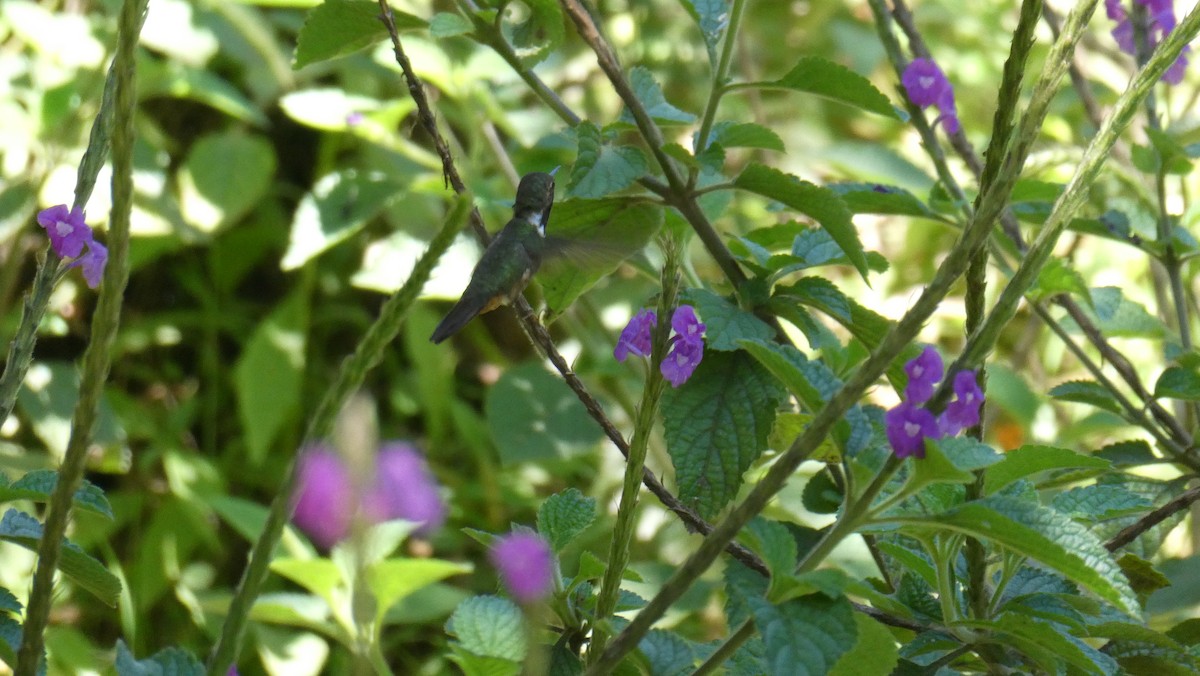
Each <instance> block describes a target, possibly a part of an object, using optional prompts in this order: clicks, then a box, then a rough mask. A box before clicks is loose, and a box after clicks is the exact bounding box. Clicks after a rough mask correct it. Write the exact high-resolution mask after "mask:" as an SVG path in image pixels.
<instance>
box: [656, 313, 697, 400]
mask: <svg viewBox="0 0 1200 676" xmlns="http://www.w3.org/2000/svg"><path fill="white" fill-rule="evenodd" d="M700 326H701V327H703V326H704V325H703V324H701V325H700ZM701 330H703V329H701ZM671 343H672V344H671V351H670V352H669V353H667V358H666V359H664V360H663V363H662V364H661V365H659V370H660V371H662V374H663V377H664V378H666V379H667V382H669V383H671V386H672V387H679V386H680V385H682V384H683V383H684V382H685V381H686V380H687V379H688V378H691V377H692V373H693V372H694V371H695V370H696V367H697V366H699V365H700V360H701V359H703V358H704V341H703V340H701V339H700V338H693V339H682V338H681V336H675V337H674V338H672V339H671Z"/></svg>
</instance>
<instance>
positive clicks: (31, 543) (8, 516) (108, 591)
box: [0, 509, 121, 608]
mask: <svg viewBox="0 0 1200 676" xmlns="http://www.w3.org/2000/svg"><path fill="white" fill-rule="evenodd" d="M41 539H42V524H41V523H40V522H39V521H38V520H37V519H35V518H34V517H32V516H30V515H28V514H26V513H24V512H19V511H17V510H15V509H10V510H8V511H7V512H5V513H4V517H3V518H0V541H3V542H11V543H12V544H15V545H19V546H21V547H24V548H25V549H28V550H29V551H31V552H36V551H37V550H38V542H39V541H40V540H41ZM58 569H59V570H61V571H62V572H63V574H64V575H66V576H67V577H69V578H71V580H72V581H73V582H74V583H75V584H77V585H79V586H80V587H82V588H83V589H85V590H87V591H88V592H89V593H91V594H92V595H94V596H95V597H96V598H98V599H100V600H101V601H102V602H104V603H105V604H106V605H108V606H112V607H114V608H115V607H116V605H117V599H118V598H119V597H120V596H121V580H120V579H118V578H117V576H116V575H113V574H112V573H110V572H108V569H107V568H105V567H104V564H103V563H100V562H99V561H97V560H96V559H94V558H92V557H91V556H89V555H88V554H86V553H85V552H84V551H83V550H82V549H80V548H79V545H77V544H75V543H73V542H71V541H69V540H67V539H66V538H63V545H62V549H61V551H60V554H59V558H58Z"/></svg>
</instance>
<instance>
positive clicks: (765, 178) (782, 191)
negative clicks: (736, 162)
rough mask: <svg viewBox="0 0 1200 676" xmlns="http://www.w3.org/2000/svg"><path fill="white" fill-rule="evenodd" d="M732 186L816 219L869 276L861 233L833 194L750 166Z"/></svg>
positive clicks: (765, 169)
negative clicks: (859, 233)
mask: <svg viewBox="0 0 1200 676" xmlns="http://www.w3.org/2000/svg"><path fill="white" fill-rule="evenodd" d="M733 184H734V186H736V187H738V188H741V189H743V190H748V191H750V192H753V193H757V194H759V195H762V196H763V197H768V198H770V199H773V200H775V201H777V202H780V203H782V204H784V205H785V206H787V207H789V208H792V209H795V210H796V211H799V212H800V213H802V214H805V215H807V216H809V217H810V218H812V219H814V220H816V221H817V222H818V223H820V224H821V227H822V228H825V230H827V231H828V232H829V234H830V236H832V237H833V240H834V241H835V242H837V243H838V246H840V247H841V248H842V252H843V253H844V254H845V255H846V258H847V259H848V260H849V261H850V262H851V264H853V265H854V267H855V269H857V270H858V272H859V274H861V275H862V276H863V277H864V278H865V277H866V276H867V258H866V255H865V254H864V253H863V246H862V242H860V241H859V239H858V231H857V230H855V228H854V221H853V219H852V217H851V216H852V215H851V213H850V209H848V208H847V207H846V204H845V203H844V202H842V200H841V198H840V197H838V196H837V195H836V194H834V192H833V191H831V190H829V189H828V188H822V187H820V186H817V185H813V184H812V183H808V182H807V181H801V180H800V179H798V178H796V177H795V176H792V175H790V174H785V173H783V172H782V171H779V170H778V169H772V168H771V167H767V166H764V165H761V164H751V165H749V166H747V167H746V168H745V169H744V170H742V173H741V174H739V175H738V177H737V178H736V179H734V182H733Z"/></svg>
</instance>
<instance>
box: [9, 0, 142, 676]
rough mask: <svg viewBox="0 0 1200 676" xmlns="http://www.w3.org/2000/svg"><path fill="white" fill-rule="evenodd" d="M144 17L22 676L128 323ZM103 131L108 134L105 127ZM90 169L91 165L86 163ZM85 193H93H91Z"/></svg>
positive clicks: (116, 66) (118, 61)
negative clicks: (121, 330) (102, 260)
mask: <svg viewBox="0 0 1200 676" xmlns="http://www.w3.org/2000/svg"><path fill="white" fill-rule="evenodd" d="M145 15H146V4H145V0H125V2H124V4H123V5H122V7H121V17H120V24H119V29H118V31H117V51H116V55H115V56H114V57H113V67H112V70H111V73H112V74H114V75H115V85H114V90H115V102H114V103H113V104H112V106H111V115H112V119H113V130H112V149H113V152H112V158H113V160H112V163H113V171H112V212H111V217H110V219H109V229H108V264H107V266H106V267H105V270H104V278H103V280H102V282H101V286H100V297H99V299H98V301H97V303H96V311H95V313H94V314H93V316H92V333H91V338H90V340H89V341H88V346H87V350H86V351H85V352H84V355H83V373H82V375H81V377H80V382H79V399H78V400H77V401H76V403H75V411H74V413H73V415H72V418H71V437H70V440H69V441H68V442H67V452H66V454H65V456H64V457H63V463H62V466H61V467H60V468H59V470H58V478H57V482H56V483H55V485H54V491H53V493H52V494H51V496H50V504H49V506H48V507H47V511H46V522H45V524H44V525H43V527H42V539H41V540H40V541H39V542H38V562H37V569H36V571H35V572H34V575H33V589H32V591H30V594H29V605H28V607H27V608H26V611H25V624H24V627H23V628H22V632H21V646H20V648H19V649H18V652H17V666H16V669H15V671H14V673H16V674H17V675H18V676H33V674H35V673H37V670H38V665H39V663H40V662H41V657H42V650H43V645H44V636H43V632H44V631H45V629H46V623H47V622H48V621H49V619H50V606H51V605H52V603H53V599H52V594H53V591H54V572H55V571H56V570H57V569H58V559H59V555H60V554H61V553H62V545H63V535H64V534H65V533H66V531H67V522H68V521H69V519H70V516H71V502H72V499H73V497H74V495H75V491H76V490H77V489H78V488H79V485H80V483H81V482H82V481H83V470H84V465H85V463H86V461H87V448H88V444H89V443H90V442H91V437H92V432H93V429H94V427H95V422H96V417H97V413H98V410H99V405H100V396H101V394H102V393H103V389H104V382H105V381H106V380H107V379H108V370H109V367H110V366H111V363H112V347H113V343H114V342H115V340H116V336H117V328H118V327H119V326H120V323H121V303H122V300H123V299H124V296H125V284H126V282H127V281H128V280H129V215H130V213H131V212H132V210H133V142H134V131H133V113H134V108H135V106H136V105H137V90H136V81H135V80H136V77H135V76H136V58H135V54H134V51H135V50H136V48H137V41H138V33H139V32H140V31H141V28H142V20H143V18H144V17H145ZM102 117H103V115H102ZM96 125H97V126H102V123H101V122H100V120H97V123H96ZM104 135H106V134H104ZM94 136H95V134H93V137H94ZM102 143H103V142H102ZM88 154H89V155H90V156H91V157H92V158H95V157H98V156H99V157H102V156H103V152H102V151H101V150H100V149H98V148H95V147H91V148H89V151H88ZM93 162H94V160H93ZM83 164H89V161H88V158H87V157H85V159H84V162H83ZM93 180H94V179H93ZM86 189H87V190H89V191H90V186H88V187H87V188H86ZM57 264H58V261H57V260H54V261H53V263H48V264H47V265H46V266H45V267H46V268H53V267H57ZM39 276H40V275H39ZM10 366H11V364H10Z"/></svg>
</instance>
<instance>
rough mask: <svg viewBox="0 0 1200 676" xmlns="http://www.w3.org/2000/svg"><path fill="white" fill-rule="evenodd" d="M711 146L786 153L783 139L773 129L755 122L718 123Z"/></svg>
mask: <svg viewBox="0 0 1200 676" xmlns="http://www.w3.org/2000/svg"><path fill="white" fill-rule="evenodd" d="M709 144H710V145H719V146H721V147H723V148H761V149H763V150H777V151H779V152H781V153H782V152H785V151H786V148H785V147H784V145H783V139H781V138H779V134H776V133H775V132H774V131H773V130H772V129H770V128H768V127H764V126H762V125H761V124H754V123H753V122H718V123H716V124H714V125H713V128H712V132H711V133H710V134H709Z"/></svg>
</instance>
